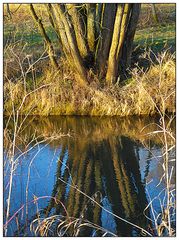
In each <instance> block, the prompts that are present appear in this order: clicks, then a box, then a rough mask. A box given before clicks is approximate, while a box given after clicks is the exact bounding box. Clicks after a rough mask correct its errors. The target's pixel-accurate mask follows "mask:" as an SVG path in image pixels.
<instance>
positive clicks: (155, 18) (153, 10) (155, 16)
mask: <svg viewBox="0 0 179 240" xmlns="http://www.w3.org/2000/svg"><path fill="white" fill-rule="evenodd" d="M151 8H152V16H153V19H154V22H155V23H159V20H158V16H157V11H156V7H155V4H154V3H152V4H151Z"/></svg>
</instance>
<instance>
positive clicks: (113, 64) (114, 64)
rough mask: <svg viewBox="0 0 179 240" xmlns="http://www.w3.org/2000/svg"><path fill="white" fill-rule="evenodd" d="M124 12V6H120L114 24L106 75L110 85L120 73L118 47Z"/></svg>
mask: <svg viewBox="0 0 179 240" xmlns="http://www.w3.org/2000/svg"><path fill="white" fill-rule="evenodd" d="M123 12H124V5H123V4H118V6H117V12H116V17H115V23H114V30H113V37H112V43H111V47H110V52H109V58H108V68H107V74H106V81H107V83H108V84H109V85H110V84H112V83H113V82H114V81H115V79H116V76H117V71H118V61H119V52H118V46H119V41H120V29H121V24H122V19H123Z"/></svg>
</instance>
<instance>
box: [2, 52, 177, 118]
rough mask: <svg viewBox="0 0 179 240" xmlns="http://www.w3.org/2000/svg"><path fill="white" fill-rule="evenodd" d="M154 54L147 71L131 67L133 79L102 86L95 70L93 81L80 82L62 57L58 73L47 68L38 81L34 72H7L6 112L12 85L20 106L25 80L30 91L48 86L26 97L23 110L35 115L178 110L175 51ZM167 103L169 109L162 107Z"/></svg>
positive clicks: (92, 114) (5, 85) (93, 114)
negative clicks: (15, 74) (13, 74)
mask: <svg viewBox="0 0 179 240" xmlns="http://www.w3.org/2000/svg"><path fill="white" fill-rule="evenodd" d="M151 54H154V53H151V52H150V54H149V53H145V57H146V58H148V59H149V60H150V61H151V66H150V68H149V69H147V70H145V71H144V70H143V69H141V68H140V67H139V66H136V68H135V69H133V70H132V71H131V79H129V80H128V81H127V82H126V83H125V84H123V85H119V84H116V85H113V86H103V87H101V83H99V81H98V79H97V77H96V76H94V75H92V74H91V76H90V78H89V79H90V84H89V85H88V86H84V87H82V86H79V84H78V83H77V82H76V81H75V80H74V79H75V76H74V73H73V72H71V70H70V68H69V67H68V64H67V63H66V62H64V60H62V61H61V66H62V67H61V69H60V70H59V72H55V73H54V72H52V71H51V70H50V69H47V70H45V71H44V72H43V74H42V76H41V77H40V78H38V81H37V80H36V82H35V84H34V81H35V80H34V79H32V76H31V77H29V75H28V74H31V73H28V74H26V75H25V79H24V77H23V76H21V78H20V79H19V80H18V81H17V82H15V81H13V80H12V79H13V78H10V77H8V76H7V75H8V74H5V78H6V79H5V84H4V97H5V103H4V111H5V114H6V115H8V114H10V112H11V98H9V88H10V85H11V88H12V89H13V91H12V92H13V99H14V105H15V106H16V107H18V104H19V102H20V101H21V100H22V98H23V96H24V94H25V93H26V91H25V90H24V84H25V85H26V86H27V91H33V90H35V88H39V87H40V86H42V85H43V86H44V87H43V88H40V89H39V90H38V91H35V92H34V93H33V94H30V95H29V96H28V97H27V98H26V100H25V104H24V106H23V108H22V109H21V114H26V113H27V112H29V111H31V113H30V114H32V115H44V116H47V115H91V116H103V115H105V116H114V115H117V116H128V115H145V114H146V115H151V114H154V113H156V112H157V111H156V109H157V108H159V109H161V110H162V111H168V112H175V55H172V54H170V53H169V52H167V51H165V52H164V53H162V54H160V55H158V56H155V63H154V62H153V60H152V59H151V58H150V56H151ZM143 57H144V56H143ZM22 66H23V65H22ZM26 69H27V67H26ZM33 71H37V69H36V68H35V70H33ZM31 72H32V69H31ZM24 73H25V70H24ZM162 99H164V100H165V106H163V104H162ZM163 107H164V108H165V109H162V108H163Z"/></svg>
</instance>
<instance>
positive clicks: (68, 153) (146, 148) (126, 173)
mask: <svg viewBox="0 0 179 240" xmlns="http://www.w3.org/2000/svg"><path fill="white" fill-rule="evenodd" d="M158 121H159V120H158V119H157V118H149V117H148V118H138V117H132V118H117V117H113V118H98V117H95V118H90V117H48V118H47V117H46V118H45V117H29V118H28V119H27V120H26V121H25V124H24V126H26V127H25V128H22V131H21V132H20V133H19V138H18V139H17V145H16V146H17V148H16V157H17V156H19V155H20V154H22V153H23V154H22V156H21V157H19V159H18V161H17V165H16V170H15V172H14V177H13V187H12V195H11V207H10V217H9V221H8V236H34V235H35V233H34V231H33V230H35V229H36V227H37V224H38V223H40V221H42V219H43V218H47V217H50V216H51V220H52V216H56V217H53V219H54V222H53V224H52V225H48V227H49V228H50V229H51V230H52V231H48V232H46V234H47V236H57V235H58V234H59V232H58V231H57V225H58V224H59V223H60V221H62V220H63V221H64V220H66V223H69V221H71V222H72V221H74V223H75V224H72V225H73V226H71V227H70V228H69V229H68V231H66V230H67V228H65V227H64V228H63V229H61V234H64V236H73V235H75V234H78V236H86V237H87V236H102V235H103V234H106V235H105V236H112V235H117V236H144V233H142V232H141V231H140V230H139V229H137V228H135V227H134V226H131V225H130V224H127V223H125V222H123V221H121V220H120V219H118V218H116V217H115V216H114V215H113V214H116V215H118V216H120V217H121V218H124V219H126V220H128V221H130V222H132V223H135V224H136V225H138V226H140V227H142V228H144V229H146V230H147V231H149V232H150V233H152V234H155V232H153V231H152V230H151V229H153V224H152V222H151V221H150V220H149V219H147V217H146V216H145V215H144V209H145V208H146V206H147V205H148V203H149V201H150V198H151V199H153V198H154V197H156V196H158V194H159V193H160V196H159V198H160V199H162V200H163V199H164V196H165V195H164V193H165V192H164V191H163V189H164V188H165V182H164V181H161V182H160V179H161V177H162V175H163V169H162V163H163V162H162V161H163V160H162V158H160V157H157V156H160V155H161V154H162V152H161V148H162V142H161V140H160V138H158V137H157V136H156V135H155V136H154V137H151V138H149V135H146V133H148V132H150V131H153V130H155V129H156V126H155V125H154V124H152V125H150V126H149V127H147V128H145V129H144V130H143V131H141V130H142V128H143V127H144V126H146V125H147V124H149V123H158ZM5 122H6V120H5ZM12 125H13V124H12V123H11V122H10V128H9V129H11V130H12ZM12 132H13V131H12ZM61 135H62V136H61ZM35 136H36V137H37V136H38V141H40V142H41V143H39V144H37V141H32V139H33V138H34V139H35ZM53 136H54V138H55V139H54V140H52V139H51V138H52V137H53ZM60 136H61V137H60ZM45 138H47V139H48V140H47V141H45V140H44V139H45ZM49 139H51V140H50V141H49ZM30 141H32V143H31V144H29V146H28V147H26V148H25V146H26V145H27V142H30ZM34 145H35V146H34ZM30 148H32V149H31V150H30V151H29V149H30ZM4 150H5V153H4V158H5V160H4V216H5V212H6V205H7V204H6V199H7V197H8V189H9V173H10V171H9V167H8V158H6V153H7V148H6V142H5V143H4ZM25 150H26V153H25V154H24V151H25ZM173 154H174V153H173ZM172 164H174V163H173V162H172ZM170 168H171V166H170ZM174 176H175V174H173V178H172V181H173V186H174V185H175V177H174ZM159 182H160V184H159V185H158V183H159ZM157 185H158V186H157ZM76 188H77V189H78V190H76ZM79 190H80V191H81V192H79ZM89 197H90V198H89ZM91 198H92V199H93V200H94V201H96V202H97V203H99V204H100V205H101V206H102V208H101V207H99V206H98V205H97V204H94V202H93V201H92V199H91ZM159 198H158V199H156V200H155V201H154V202H153V207H154V209H155V211H156V213H157V212H158V213H159V212H161V206H160V201H159ZM106 210H107V211H106ZM109 212H110V213H109ZM145 214H146V215H147V216H148V217H150V218H152V212H151V209H150V208H148V209H147V210H146V211H145ZM35 219H36V220H35ZM69 219H70V220H69ZM33 221H34V222H33ZM32 222H33V224H32ZM4 223H5V218H4ZM83 223H85V225H82V224H83ZM30 225H31V229H30ZM41 226H42V225H41ZM43 226H44V225H43ZM63 226H64V225H63ZM32 227H34V228H32ZM59 230H60V229H59ZM44 231H45V228H43V231H42V228H41V232H44ZM65 231H66V233H65ZM39 232H40V231H37V232H36V233H37V235H38V234H39Z"/></svg>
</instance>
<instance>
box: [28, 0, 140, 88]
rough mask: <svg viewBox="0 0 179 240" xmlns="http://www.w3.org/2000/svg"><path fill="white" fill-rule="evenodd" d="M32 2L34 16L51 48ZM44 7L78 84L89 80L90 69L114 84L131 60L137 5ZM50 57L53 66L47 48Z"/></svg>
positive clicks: (53, 5) (52, 57) (111, 4)
mask: <svg viewBox="0 0 179 240" xmlns="http://www.w3.org/2000/svg"><path fill="white" fill-rule="evenodd" d="M33 5H34V4H30V9H31V13H32V15H33V18H34V20H35V22H36V23H37V24H38V27H39V30H40V32H41V34H42V36H43V37H44V40H45V42H46V44H47V45H48V46H50V48H51V47H52V43H51V42H50V43H49V38H48V36H47V33H46V30H45V28H44V26H43V24H42V21H41V20H40V19H39V17H38V14H37V13H36V11H35V9H34V6H33ZM46 8H47V12H48V15H49V20H50V23H51V25H52V27H53V28H54V30H55V32H56V33H57V35H58V39H59V41H60V44H59V46H61V50H62V51H63V53H64V56H65V57H66V58H67V60H68V62H69V64H70V66H71V68H72V69H73V70H74V72H75V73H76V76H77V79H78V81H79V82H80V83H81V84H87V83H88V82H89V81H90V78H89V74H88V72H89V69H90V71H92V72H93V73H94V74H95V75H97V76H98V78H99V79H103V80H105V82H106V83H107V84H112V83H115V82H116V81H117V78H118V77H120V75H121V74H123V73H125V71H126V69H127V67H128V66H129V65H130V61H131V60H130V59H131V52H132V43H133V39H134V34H135V30H136V26H137V21H138V17H139V13H140V4H137V3H136V4H132V3H126V4H124V3H123V4H114V3H108V4H106V3H90V4H84V3H83V4H82V3H81V4H46ZM49 56H50V59H51V62H52V63H53V65H54V62H56V60H55V57H54V53H53V52H52V51H49ZM56 63H57V62H56ZM55 65H56V64H55Z"/></svg>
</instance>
